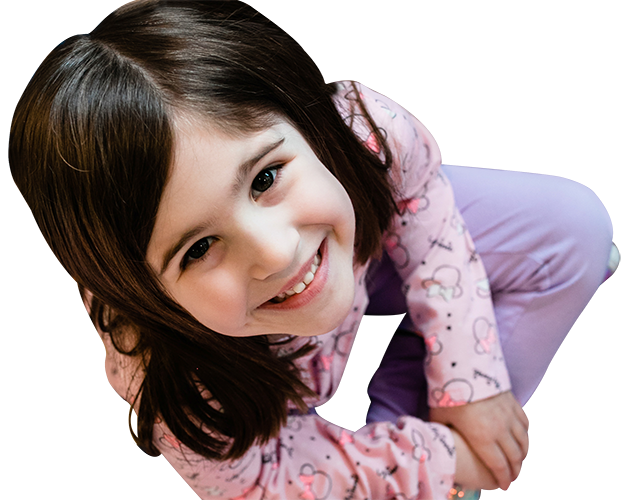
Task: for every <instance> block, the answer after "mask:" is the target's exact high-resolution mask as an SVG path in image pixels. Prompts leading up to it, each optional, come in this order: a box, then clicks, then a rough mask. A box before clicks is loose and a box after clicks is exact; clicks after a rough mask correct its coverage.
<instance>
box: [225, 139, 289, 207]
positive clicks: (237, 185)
mask: <svg viewBox="0 0 630 500" xmlns="http://www.w3.org/2000/svg"><path fill="white" fill-rule="evenodd" d="M283 142H284V137H282V138H281V139H280V140H278V141H276V142H274V143H272V144H268V145H267V146H265V147H264V148H263V149H262V150H261V151H259V152H258V154H256V155H255V156H252V157H251V158H250V159H248V160H245V161H244V162H243V163H241V164H240V165H239V167H238V170H237V172H236V179H235V181H234V184H232V196H235V195H236V193H238V191H239V190H240V189H241V186H242V185H243V183H244V182H245V179H246V178H247V176H248V175H249V173H250V171H251V170H252V168H254V166H256V164H257V163H258V162H259V161H260V160H262V159H263V158H264V157H265V156H267V155H268V154H269V153H271V152H272V151H274V150H275V149H277V148H279V147H280V146H281V145H282V143H283Z"/></svg>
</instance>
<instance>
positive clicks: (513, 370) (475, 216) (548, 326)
mask: <svg viewBox="0 0 630 500" xmlns="http://www.w3.org/2000/svg"><path fill="white" fill-rule="evenodd" d="M443 169H444V172H445V173H446V175H447V177H448V178H449V179H450V181H451V184H452V186H453V190H454V192H455V200H456V203H457V206H458V208H459V209H460V211H461V213H462V216H463V218H464V221H465V222H466V225H467V227H468V230H469V231H470V233H471V235H472V238H473V240H474V241H475V245H476V248H477V251H478V253H479V254H480V256H481V259H482V261H483V263H484V265H485V268H486V272H487V274H488V278H489V280H490V287H491V290H492V297H493V301H494V306H495V314H496V319H497V326H498V330H499V337H500V339H501V346H502V348H503V353H504V357H505V361H506V364H507V368H508V371H509V373H510V378H511V382H512V391H513V392H514V395H515V396H516V398H517V399H518V401H519V402H520V403H521V404H525V402H526V401H527V400H528V399H529V398H530V396H531V395H532V393H533V392H534V390H535V389H536V387H537V386H538V384H539V383H540V381H541V379H542V377H543V375H544V374H545V371H546V370H547V367H548V366H549V363H550V362H551V359H552V358H553V356H554V355H555V353H556V351H557V350H558V348H559V347H560V344H561V343H562V341H563V340H564V338H565V336H566V334H567V333H568V332H569V330H570V329H571V327H572V326H573V324H574V322H575V320H576V319H577V318H578V316H579V315H580V313H581V312H582V310H583V309H584V307H586V304H587V303H588V301H589V300H590V299H591V297H592V296H593V294H594V293H595V291H596V290H597V287H598V286H599V285H600V284H601V282H602V280H603V278H604V275H605V272H606V267H607V262H608V256H609V253H610V249H611V244H612V224H611V222H610V218H609V216H608V213H607V212H606V209H605V208H604V206H603V205H602V203H601V202H600V200H599V199H598V198H597V196H596V195H595V194H594V193H593V192H592V191H591V190H590V189H588V188H586V187H584V186H582V185H581V184H578V183H576V182H573V181H570V180H567V179H563V178H561V177H553V176H547V175H538V174H528V173H522V172H511V171H504V170H488V169H480V168H470V167H456V166H450V165H444V166H443ZM368 276H369V280H368V293H369V294H370V298H371V301H370V307H368V310H367V312H366V314H376V315H382V314H401V313H404V312H406V305H405V301H404V297H403V295H402V293H401V291H400V290H401V281H400V278H399V277H398V275H397V274H396V271H395V269H394V267H393V264H392V262H391V261H390V260H389V259H388V258H386V257H385V258H384V259H383V260H381V261H380V262H375V263H373V264H372V266H371V267H370V270H369V275H368ZM405 327H406V328H411V324H410V323H409V322H408V320H407V317H405V319H404V320H403V322H402V324H401V327H400V329H399V330H398V331H397V332H396V334H395V335H394V337H393V339H392V341H391V343H390V345H389V347H388V349H387V351H386V353H385V355H384V357H383V361H382V363H381V365H380V367H379V369H378V370H377V372H376V373H375V375H374V377H373V378H372V381H371V382H370V386H369V389H368V393H369V395H370V398H371V401H372V403H371V406H370V409H369V411H368V416H367V422H368V423H369V422H374V421H385V420H390V421H396V419H397V417H398V416H400V415H415V416H418V417H420V418H424V419H426V418H427V416H428V407H427V403H426V401H427V388H426V380H425V379H424V377H423V373H424V370H423V359H424V354H425V350H424V342H423V341H422V339H421V338H420V337H419V336H417V335H416V334H412V333H409V332H408V331H406V330H405Z"/></svg>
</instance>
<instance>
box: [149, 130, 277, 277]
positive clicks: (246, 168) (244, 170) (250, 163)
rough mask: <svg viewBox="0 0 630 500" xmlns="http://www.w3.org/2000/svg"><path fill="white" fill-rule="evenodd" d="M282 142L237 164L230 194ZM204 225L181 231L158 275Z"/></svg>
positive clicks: (166, 254) (236, 189) (165, 256)
mask: <svg viewBox="0 0 630 500" xmlns="http://www.w3.org/2000/svg"><path fill="white" fill-rule="evenodd" d="M283 143H284V137H282V138H281V139H279V140H278V141H276V142H274V143H271V144H267V145H266V146H265V147H263V148H262V149H261V150H260V151H259V152H258V153H257V154H256V155H254V156H252V157H251V158H249V159H247V160H245V161H244V162H243V163H241V164H240V165H239V166H238V169H237V171H236V178H235V180H234V183H233V184H232V188H231V194H232V196H235V195H236V193H237V192H238V191H239V190H240V189H241V186H242V185H243V183H244V182H245V179H246V178H247V176H248V175H249V173H250V172H251V170H252V168H254V167H255V166H256V164H258V162H259V161H260V160H262V159H263V158H264V157H265V156H267V155H268V154H269V153H271V152H272V151H274V150H276V149H277V148H279V147H280V146H281V145H282V144H283ZM205 227H206V226H205V225H200V226H195V227H193V228H191V229H189V230H187V231H186V232H185V233H183V234H182V235H181V236H180V237H179V239H178V240H177V243H175V244H174V245H172V246H171V247H170V248H169V249H168V251H167V252H166V253H165V254H164V258H163V259H162V266H161V268H160V273H159V276H162V275H163V274H164V271H166V268H167V267H168V265H169V263H170V262H171V260H173V257H175V255H176V254H177V252H179V251H180V250H181V249H182V247H183V246H184V245H185V244H186V243H187V242H188V241H189V240H191V239H192V238H194V237H195V236H196V235H198V234H199V233H201V232H202V231H203V230H204V229H205Z"/></svg>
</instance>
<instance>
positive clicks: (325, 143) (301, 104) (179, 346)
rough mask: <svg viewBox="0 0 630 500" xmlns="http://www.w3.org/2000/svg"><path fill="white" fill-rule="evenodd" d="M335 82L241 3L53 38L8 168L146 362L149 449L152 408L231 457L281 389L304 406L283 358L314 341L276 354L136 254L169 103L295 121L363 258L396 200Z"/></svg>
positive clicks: (155, 184)
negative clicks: (348, 219)
mask: <svg viewBox="0 0 630 500" xmlns="http://www.w3.org/2000/svg"><path fill="white" fill-rule="evenodd" d="M334 92H335V86H334V85H326V84H325V82H324V80H323V78H322V75H321V74H320V72H319V70H318V69H317V67H316V65H315V64H314V63H313V61H312V60H311V59H310V57H309V56H308V55H307V54H306V53H305V52H304V51H303V50H302V48H301V47H300V46H299V45H298V44H297V43H296V42H295V41H294V40H293V39H292V38H291V37H289V36H288V35H287V34H286V33H285V32H284V31H282V30H281V29H280V28H278V27H277V26H276V25H274V24H273V23H272V22H270V21H269V20H267V19H266V18H264V17H263V16H262V15H260V14H259V13H258V12H256V11H255V10H254V9H252V8H251V7H249V6H247V5H245V4H243V3H241V2H238V1H231V0H228V1H192V0H191V1H151V0H149V1H136V2H132V3H130V4H127V5H125V6H123V7H121V8H120V9H118V10H117V11H115V12H114V13H112V14H111V15H109V16H108V17H107V18H106V19H105V20H104V21H103V22H102V23H101V24H100V25H99V26H98V27H97V28H96V29H95V30H94V31H93V32H92V33H90V34H88V35H77V36H74V37H71V38H69V39H67V40H66V41H65V42H63V43H62V44H61V45H59V46H58V47H56V48H55V49H54V50H53V51H52V52H51V54H50V55H49V56H48V57H47V58H46V59H45V61H44V62H43V63H42V65H41V66H40V67H39V69H38V70H37V72H36V73H35V75H34V76H33V78H32V80H31V81H30V83H29V84H28V86H27V88H26V90H25V92H24V94H23V95H22V98H21V99H20V101H19V103H18V105H17V108H16V111H15V115H14V118H13V123H12V126H11V137H10V144H9V161H10V164H11V171H12V174H13V178H14V180H15V182H16V184H17V186H18V187H19V189H20V190H21V192H22V194H23V196H24V198H25V199H26V201H27V203H28V204H29V206H30V208H31V210H32V212H33V216H34V217H35V220H36V221H37V223H38V225H39V227H40V229H41V231H42V233H43V235H44V237H45V238H46V241H47V242H48V244H49V245H50V247H51V249H52V250H53V252H54V253H55V255H56V256H57V258H58V259H59V260H60V262H61V263H62V265H63V266H64V267H65V269H66V270H67V271H68V273H70V275H71V276H72V277H73V278H74V279H75V280H76V281H77V283H78V284H79V288H80V290H81V293H82V295H83V297H84V299H85V298H89V302H90V308H91V312H90V315H91V318H92V320H93V321H94V323H95V325H96V326H97V328H98V329H99V330H101V331H102V332H105V333H106V334H108V335H110V337H111V339H112V342H113V345H114V346H115V348H116V349H117V350H118V351H119V352H121V353H123V354H126V355H129V356H135V357H138V359H140V360H141V361H142V369H143V371H144V379H143V382H142V385H141V387H140V392H139V394H138V395H141V399H140V405H139V409H138V437H135V436H134V439H136V442H137V443H138V445H139V446H140V447H141V448H142V449H143V450H144V451H145V452H146V453H148V454H149V455H153V456H157V455H159V451H158V450H157V448H156V447H155V445H154V444H153V442H152V430H153V424H154V422H155V420H156V418H158V417H159V418H161V419H163V420H164V422H165V424H166V425H167V426H168V427H169V428H170V430H171V431H172V432H173V434H174V435H175V436H176V437H177V438H178V439H179V440H180V441H182V442H183V444H184V445H186V446H187V447H188V448H190V449H192V450H193V451H195V452H197V453H199V454H201V455H203V456H205V457H207V458H211V459H230V458H238V457H240V456H242V455H243V454H244V453H245V452H246V451H247V449H248V448H249V447H250V446H251V445H252V444H254V443H262V442H265V441H266V440H268V439H269V438H270V437H272V436H274V435H276V434H277V432H278V430H279V428H280V427H281V426H282V425H284V424H286V417H287V403H288V401H293V402H294V403H295V404H296V405H297V406H298V407H299V408H300V409H301V410H302V411H306V409H307V408H306V405H305V403H304V401H303V397H305V396H314V393H313V392H312V391H311V390H310V389H309V388H308V387H307V386H306V385H305V384H304V383H303V382H302V380H301V379H300V374H299V372H298V370H297V369H296V367H295V365H294V364H293V361H294V360H295V359H297V358H298V357H300V356H302V355H304V354H305V353H306V352H308V351H309V350H310V349H312V347H310V346H306V347H304V348H302V349H300V350H298V351H297V352H295V353H293V354H289V355H284V356H276V355H274V354H272V351H271V349H270V345H271V344H270V341H269V340H268V339H267V338H266V337H265V336H260V337H249V338H233V337H228V336H225V335H221V334H219V333H216V332H213V331H211V330H209V329H208V328H206V327H204V326H203V325H201V324H200V323H199V322H198V321H196V320H195V319H194V318H193V317H192V316H191V315H190V314H189V313H187V312H186V311H185V310H184V309H183V308H182V307H181V306H180V305H179V304H178V303H176V302H175V301H173V300H172V299H170V298H169V296H168V295H167V294H166V293H165V291H164V289H163V287H162V286H161V284H160V282H159V280H158V279H157V277H156V275H155V273H154V272H153V271H152V269H151V268H150V267H149V265H148V264H147V262H146V260H145V254H146V249H147V246H148V242H149V239H150V237H151V232H152V230H153V223H154V220H155V216H156V213H157V209H158V205H159V202H160V196H161V193H162V191H163V189H164V186H165V183H166V181H167V177H168V172H169V166H170V163H171V157H172V152H173V142H174V139H173V137H174V135H173V120H174V116H175V112H176V111H177V112H183V113H190V114H194V115H195V116H199V117H203V118H204V119H207V120H210V121H212V122H213V123H216V124H218V125H219V126H221V127H223V128H224V129H226V130H227V131H233V132H236V131H253V130H259V129H261V128H264V127H265V126H266V125H267V124H268V123H269V120H268V119H269V117H270V116H282V117H284V118H286V119H287V120H289V121H290V122H292V123H293V124H294V126H295V127H297V129H298V130H299V131H300V133H301V134H302V135H303V136H304V138H305V139H306V140H307V141H308V143H309V144H310V146H311V147H312V149H313V151H314V152H315V153H316V155H317V156H318V158H319V159H320V161H322V163H323V164H324V165H326V166H327V167H328V168H329V169H330V171H331V172H332V173H333V174H334V175H335V176H336V177H337V178H338V179H339V181H340V182H341V184H342V185H343V186H344V188H345V189H346V191H347V192H348V194H349V196H350V198H351V200H352V203H353V206H354V208H355V212H356V226H357V227H356V235H357V236H356V251H355V258H356V261H357V262H360V263H364V262H366V261H367V259H368V258H369V257H370V256H371V255H373V254H375V253H377V252H378V251H379V248H380V238H381V235H382V233H383V231H384V230H385V229H386V228H387V226H388V223H389V220H390V218H391V215H392V214H393V212H394V210H395V204H394V201H393V198H392V195H391V188H390V184H389V181H388V176H387V168H388V167H389V164H390V162H391V155H390V153H389V150H388V149H387V146H386V144H385V142H384V140H383V138H382V136H381V135H380V134H378V130H377V129H376V127H375V126H374V123H373V122H371V119H370V122H371V125H372V127H373V129H374V132H375V133H376V134H377V137H378V139H379V141H380V145H381V149H382V150H383V151H385V153H386V160H385V162H384V163H383V162H382V161H381V160H380V159H379V158H378V157H377V156H376V155H375V154H373V153H372V152H370V151H369V150H368V149H367V148H365V147H364V146H363V145H362V144H361V143H360V142H359V141H358V140H357V138H356V137H355V136H354V134H353V132H352V130H351V129H350V128H349V127H348V126H346V125H345V124H344V123H343V120H342V119H341V117H340V116H339V114H338V112H337V110H336V108H335V106H334V103H333V101H332V96H333V94H334ZM359 105H360V106H362V104H361V103H359ZM363 112H364V113H365V108H364V107H363ZM365 114H366V115H367V113H365ZM86 290H89V291H90V294H89V296H88V294H86ZM92 294H93V295H92ZM287 333H290V332H287ZM129 339H131V340H132V342H131V343H130V342H129ZM200 385H201V386H202V387H204V388H206V389H207V390H208V392H209V393H210V394H211V397H212V399H213V400H214V402H215V403H216V404H208V401H207V399H204V397H203V395H202V393H201V391H200V390H199V387H200ZM138 395H137V396H138ZM202 429H206V430H210V431H211V432H206V431H204V430H202Z"/></svg>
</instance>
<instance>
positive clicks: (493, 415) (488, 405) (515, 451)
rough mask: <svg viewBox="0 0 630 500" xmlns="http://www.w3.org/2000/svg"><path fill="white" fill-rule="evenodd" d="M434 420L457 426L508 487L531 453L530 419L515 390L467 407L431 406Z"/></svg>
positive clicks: (475, 450)
mask: <svg viewBox="0 0 630 500" xmlns="http://www.w3.org/2000/svg"><path fill="white" fill-rule="evenodd" d="M430 416H431V421H433V422H439V423H441V424H444V425H448V426H449V427H452V428H454V429H455V430H456V431H457V432H458V433H459V434H461V436H462V437H463V438H464V439H465V441H466V443H467V444H468V445H469V446H470V448H471V449H472V451H473V452H474V453H475V454H476V455H477V456H478V457H479V459H480V460H481V462H483V464H484V465H485V466H486V467H487V468H488V470H489V471H490V472H491V473H492V475H493V476H494V478H495V480H496V482H497V483H498V486H499V488H501V489H502V490H507V489H508V486H509V485H510V483H511V482H512V481H514V480H515V479H516V478H517V477H518V475H519V473H520V471H521V465H522V463H523V459H524V458H525V457H526V456H527V450H528V448H529V437H528V436H527V430H528V428H529V421H528V420H527V417H526V416H525V412H523V409H522V408H521V406H520V405H519V404H518V402H517V401H516V399H515V398H514V396H513V395H512V392H511V391H507V392H503V393H501V394H499V395H497V396H494V397H492V398H488V399H484V400H481V401H476V402H474V403H469V404H466V405H463V406H453V407H446V408H431V414H430Z"/></svg>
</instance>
